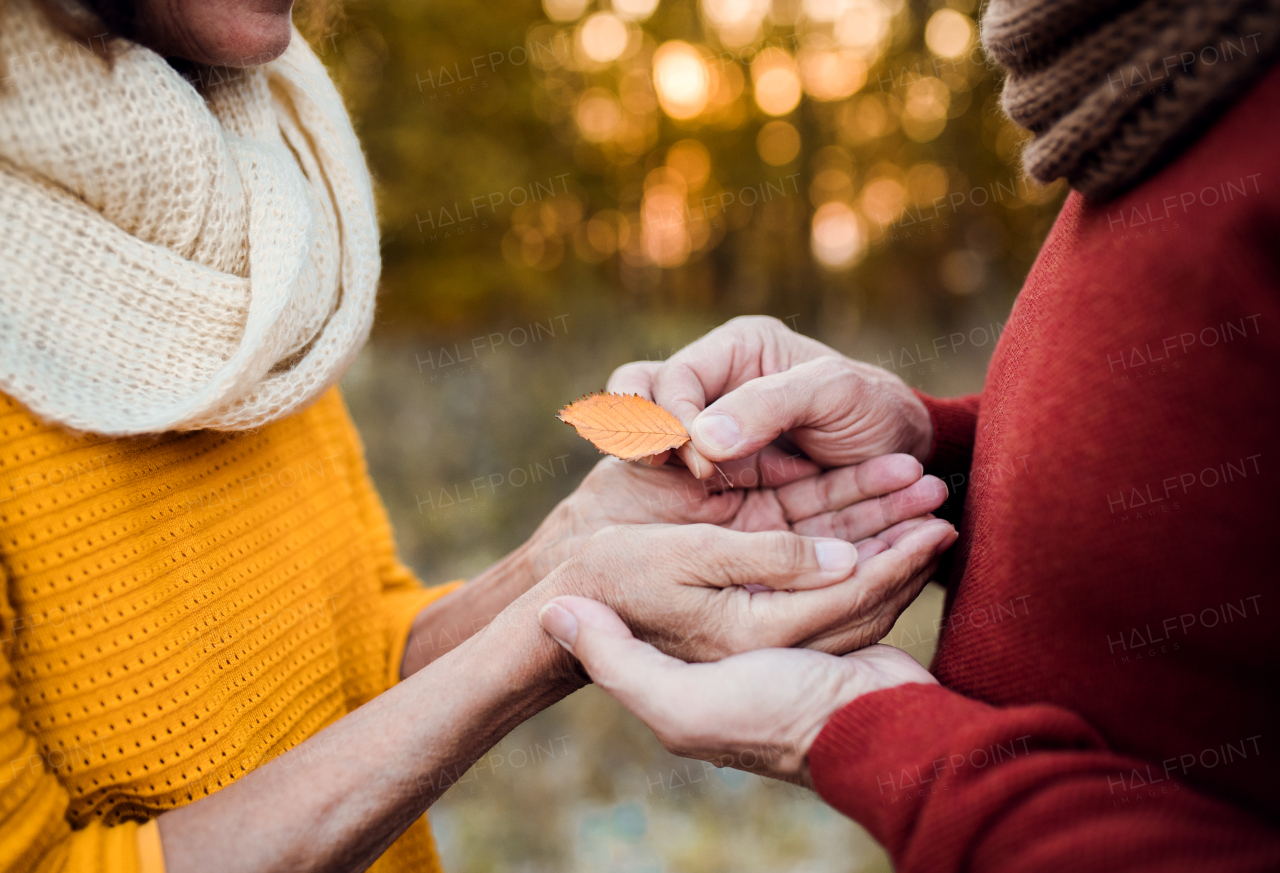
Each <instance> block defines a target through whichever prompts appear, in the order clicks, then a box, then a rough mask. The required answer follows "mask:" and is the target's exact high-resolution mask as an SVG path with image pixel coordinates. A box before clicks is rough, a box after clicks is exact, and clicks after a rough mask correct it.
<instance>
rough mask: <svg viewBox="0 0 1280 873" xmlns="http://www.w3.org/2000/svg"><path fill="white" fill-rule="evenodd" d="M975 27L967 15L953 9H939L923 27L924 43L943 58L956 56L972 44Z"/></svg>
mask: <svg viewBox="0 0 1280 873" xmlns="http://www.w3.org/2000/svg"><path fill="white" fill-rule="evenodd" d="M974 33H975V28H974V25H973V21H972V20H971V19H970V18H969V16H967V15H964V14H963V13H960V12H957V11H955V10H954V9H939V10H938V11H937V12H935V13H933V16H932V17H930V19H929V23H928V24H926V25H925V27H924V44H925V45H927V46H928V47H929V51H931V52H933V53H934V54H935V55H938V56H939V57H943V58H957V57H959V56H960V55H963V54H964V53H965V52H967V51H968V50H969V47H970V46H972V45H973V37H974Z"/></svg>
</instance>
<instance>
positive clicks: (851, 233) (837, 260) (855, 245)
mask: <svg viewBox="0 0 1280 873" xmlns="http://www.w3.org/2000/svg"><path fill="white" fill-rule="evenodd" d="M810 247H811V248H812V250H813V256H814V257H815V258H817V259H818V263H820V264H822V266H824V267H826V268H827V269H829V270H846V269H848V268H849V267H851V266H853V264H854V262H855V261H857V259H858V256H859V255H861V254H862V252H863V250H864V249H865V248H866V234H865V233H864V232H863V230H862V222H861V221H859V219H858V216H857V214H856V213H855V212H854V211H853V210H852V209H850V208H849V207H848V206H847V205H846V204H844V203H839V202H833V203H825V204H823V205H822V206H819V207H818V211H817V212H815V213H814V214H813V230H812V233H811V236H810Z"/></svg>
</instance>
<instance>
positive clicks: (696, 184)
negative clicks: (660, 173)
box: [667, 139, 711, 191]
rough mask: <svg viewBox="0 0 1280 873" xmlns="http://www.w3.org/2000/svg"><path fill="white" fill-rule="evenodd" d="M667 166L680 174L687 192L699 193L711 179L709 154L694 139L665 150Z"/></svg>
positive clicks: (683, 141)
mask: <svg viewBox="0 0 1280 873" xmlns="http://www.w3.org/2000/svg"><path fill="white" fill-rule="evenodd" d="M667 166H668V167H670V168H671V169H673V170H675V171H676V172H677V173H679V174H680V178H682V179H684V183H685V187H686V189H687V190H689V191H699V190H701V189H702V186H703V185H705V184H706V183H707V179H709V178H710V177H711V153H710V152H708V151H707V147H706V146H704V145H703V144H702V143H700V142H698V141H697V140H696V139H682V140H680V141H679V142H678V143H676V144H675V145H673V146H671V148H670V149H668V150H667Z"/></svg>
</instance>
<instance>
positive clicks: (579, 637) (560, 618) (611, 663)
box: [538, 595, 688, 729]
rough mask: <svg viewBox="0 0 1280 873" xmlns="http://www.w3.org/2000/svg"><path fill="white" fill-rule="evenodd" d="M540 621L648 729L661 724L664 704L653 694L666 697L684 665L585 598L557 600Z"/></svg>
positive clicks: (601, 604) (614, 614)
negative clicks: (637, 637)
mask: <svg viewBox="0 0 1280 873" xmlns="http://www.w3.org/2000/svg"><path fill="white" fill-rule="evenodd" d="M538 620H539V621H540V622H541V623H542V627H543V629H544V630H545V631H546V632H547V633H548V634H550V635H551V636H552V638H553V639H555V641H556V642H558V643H559V644H560V645H561V646H563V647H564V648H565V649H567V650H568V651H569V653H570V654H572V655H573V656H574V657H575V658H577V659H578V660H579V661H580V662H581V663H582V666H583V668H584V669H585V670H586V671H587V674H588V675H590V676H591V679H592V681H593V682H595V684H597V685H599V686H600V687H601V688H603V689H604V690H605V691H607V692H608V693H609V694H611V695H613V696H614V697H616V698H617V699H618V701H619V702H620V703H621V704H622V705H623V706H625V707H626V708H627V709H629V710H631V711H632V712H633V713H635V714H636V715H637V716H639V717H640V719H641V720H642V721H644V722H645V723H646V724H648V725H649V726H650V727H653V728H655V729H658V728H659V727H660V726H661V725H660V723H661V722H662V721H664V718H663V715H664V713H663V710H664V706H663V705H662V704H661V703H659V702H658V700H657V698H655V696H654V695H661V698H662V699H664V700H665V699H670V698H671V697H672V696H673V694H672V688H671V685H672V683H673V682H674V681H677V679H678V677H679V675H680V673H681V672H682V671H683V670H684V669H687V667H688V665H686V664H685V663H684V662H683V661H680V660H678V659H676V658H672V657H670V656H668V655H664V654H663V653H662V652H660V651H658V650H657V649H655V648H654V647H653V646H651V645H649V644H648V643H646V642H642V641H641V640H638V639H636V638H635V637H634V636H632V634H631V631H630V630H629V629H628V628H627V626H626V624H624V623H623V621H622V619H621V618H619V617H618V614H617V613H615V612H614V611H613V610H612V609H610V608H609V607H608V606H605V605H604V604H603V603H600V602H598V601H595V600H591V599H589V598H586V597H575V596H568V595H567V596H564V597H557V598H555V599H554V600H551V601H549V602H548V603H547V604H546V605H545V606H543V607H542V609H541V610H540V611H539V612H538ZM655 722H658V723H659V724H655Z"/></svg>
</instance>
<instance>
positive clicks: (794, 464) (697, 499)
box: [532, 447, 947, 579]
mask: <svg viewBox="0 0 1280 873" xmlns="http://www.w3.org/2000/svg"><path fill="white" fill-rule="evenodd" d="M816 470H817V468H816V466H815V465H814V464H813V463H812V462H809V461H805V460H802V459H798V458H794V457H787V456H786V455H784V454H782V453H781V452H779V451H777V450H776V449H775V448H773V447H770V448H769V449H768V450H766V451H763V452H760V453H758V454H756V455H753V456H752V457H751V458H749V459H747V460H746V461H745V462H743V463H739V464H736V465H726V468H724V472H725V476H724V477H720V478H718V479H715V480H711V481H710V482H700V481H698V480H697V479H695V478H694V477H693V476H692V475H690V473H689V472H688V471H687V470H685V469H683V468H680V467H676V466H662V467H648V466H645V465H640V464H628V463H626V462H624V461H619V460H617V459H616V458H606V459H604V460H602V461H601V462H600V463H599V464H597V465H596V467H595V468H594V469H593V470H592V471H591V473H590V474H588V475H587V477H586V479H584V480H583V482H582V484H581V485H579V486H578V488H577V490H576V491H574V493H573V494H572V495H570V496H569V497H568V498H566V499H565V501H564V502H562V503H561V504H560V505H559V506H558V507H556V509H555V510H554V511H553V512H552V513H551V514H550V515H549V516H548V517H547V519H546V521H545V522H543V524H542V526H541V527H540V528H539V530H538V532H537V533H535V535H534V537H533V540H532V542H534V543H536V546H535V547H534V575H535V576H536V577H537V578H539V579H540V578H542V577H543V576H545V575H546V574H547V573H549V572H551V571H552V570H553V569H555V567H557V566H558V565H560V564H561V563H563V562H564V561H566V560H568V559H569V558H571V557H573V555H574V554H576V553H577V551H578V550H579V549H580V548H581V547H582V546H583V545H584V544H585V543H586V541H587V540H588V539H589V538H590V537H591V536H592V535H593V534H595V533H596V532H597V531H600V530H603V529H604V528H606V527H611V526H613V525H619V524H649V523H667V524H697V523H705V524H715V525H720V526H723V527H727V528H730V529H732V530H740V531H767V530H784V531H785V530H790V531H793V532H795V533H799V534H804V535H807V536H824V537H837V538H839V539H843V540H846V541H848V542H859V541H861V540H865V539H868V538H871V537H875V536H876V535H877V534H880V533H881V532H882V531H885V530H887V529H889V528H892V527H893V526H894V525H896V524H899V523H900V522H903V521H906V520H908V519H912V518H918V517H922V516H925V515H927V514H928V513H930V512H932V511H933V510H935V509H937V508H938V507H939V506H941V505H942V504H943V502H944V501H945V500H946V498H947V488H946V485H944V484H943V483H942V481H941V480H939V479H937V478H935V477H933V476H922V475H921V474H922V473H923V469H922V468H921V466H920V462H919V461H917V460H916V459H915V458H912V457H911V456H909V455H885V456H882V457H878V458H873V459H871V460H869V461H866V462H864V463H862V464H858V465H855V466H850V467H843V468H840V469H836V470H831V471H829V472H826V473H818V472H816Z"/></svg>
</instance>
